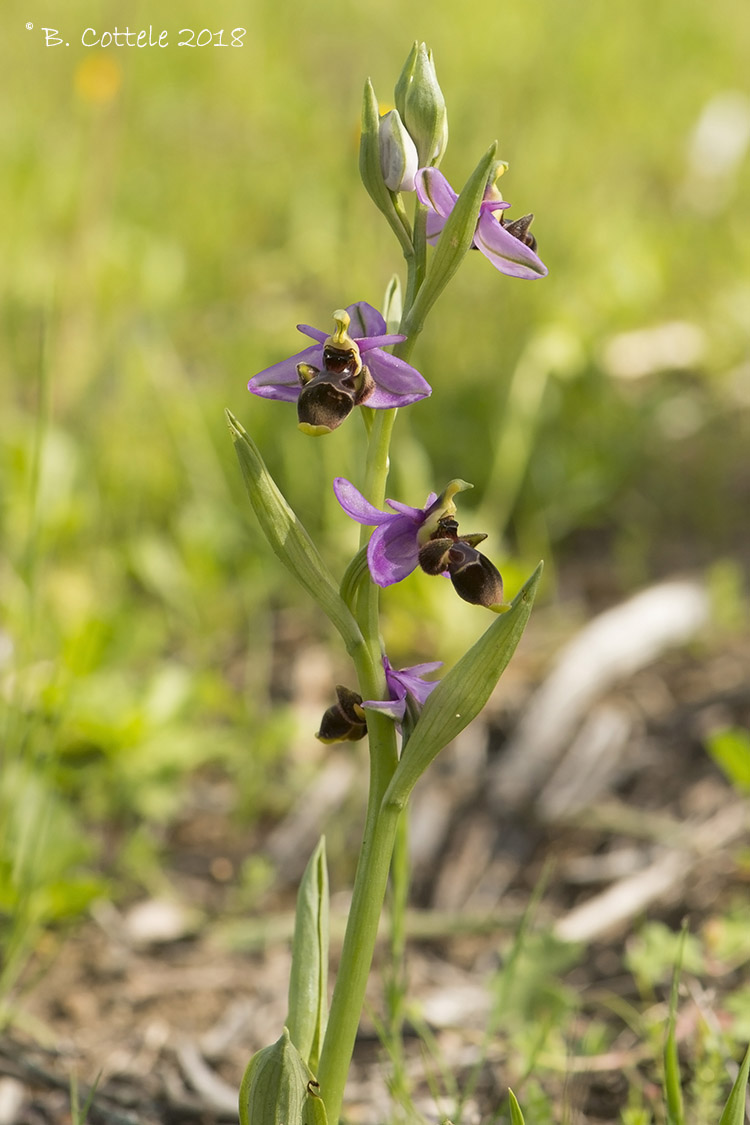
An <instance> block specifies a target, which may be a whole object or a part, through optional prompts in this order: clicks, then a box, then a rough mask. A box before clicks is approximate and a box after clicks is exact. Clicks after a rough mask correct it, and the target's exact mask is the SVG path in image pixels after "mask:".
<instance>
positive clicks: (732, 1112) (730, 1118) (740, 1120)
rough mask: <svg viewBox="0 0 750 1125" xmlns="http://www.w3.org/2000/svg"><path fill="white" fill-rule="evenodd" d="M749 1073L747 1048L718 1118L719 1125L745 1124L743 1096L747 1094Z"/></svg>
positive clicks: (748, 1051)
mask: <svg viewBox="0 0 750 1125" xmlns="http://www.w3.org/2000/svg"><path fill="white" fill-rule="evenodd" d="M748 1075H750V1048H748V1050H747V1053H746V1055H745V1058H744V1059H743V1062H742V1067H741V1069H740V1072H739V1074H738V1075H737V1080H736V1081H735V1083H734V1086H732V1089H731V1091H730V1094H729V1098H728V1099H727V1104H726V1105H725V1106H724V1112H723V1113H722V1115H721V1117H720V1118H719V1125H745V1097H746V1094H747V1079H748Z"/></svg>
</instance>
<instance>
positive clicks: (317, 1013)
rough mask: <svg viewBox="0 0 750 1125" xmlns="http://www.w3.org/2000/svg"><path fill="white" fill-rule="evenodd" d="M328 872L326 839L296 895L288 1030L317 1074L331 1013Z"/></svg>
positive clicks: (311, 860) (308, 866)
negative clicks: (327, 1022) (329, 1010)
mask: <svg viewBox="0 0 750 1125" xmlns="http://www.w3.org/2000/svg"><path fill="white" fill-rule="evenodd" d="M328 913H329V912H328V870H327V867H326V851H325V837H324V836H321V838H320V840H319V842H318V846H317V847H316V849H315V851H314V852H313V854H312V855H311V857H310V860H309V862H308V864H307V867H306V868H305V873H304V875H303V876H302V882H301V883H300V887H299V891H298V893H297V912H296V915H295V920H294V940H293V943H292V969H291V975H290V978H289V1017H288V1020H287V1026H288V1028H289V1034H290V1036H291V1039H292V1042H293V1043H294V1045H295V1047H296V1048H297V1050H298V1051H299V1053H300V1054H301V1055H302V1058H303V1059H304V1061H305V1062H306V1063H307V1065H308V1066H309V1067H310V1068H311V1069H312V1070H316V1069H317V1066H318V1059H319V1057H320V1047H321V1044H322V1042H323V1035H324V1033H325V1027H326V1018H327V1012H328V934H329V921H328Z"/></svg>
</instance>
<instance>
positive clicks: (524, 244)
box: [415, 168, 547, 280]
mask: <svg viewBox="0 0 750 1125" xmlns="http://www.w3.org/2000/svg"><path fill="white" fill-rule="evenodd" d="M415 182H416V189H417V195H418V197H419V200H420V202H421V203H424V204H425V206H426V207H429V208H430V210H429V213H428V215H427V240H428V242H430V243H434V242H435V241H436V240H437V238H438V235H439V234H440V232H441V230H442V229H443V227H444V226H445V223H446V220H447V218H448V216H449V215H450V213H451V211H452V210H453V208H454V206H455V203H456V200H457V199H458V196H457V194H456V192H455V191H454V190H453V188H452V187H451V185H450V184H449V183H448V181H447V180H446V178H445V176H444V175H443V173H442V172H440V171H438V169H437V168H420V170H419V171H418V172H417V175H416V180H415ZM498 194H499V193H497V191H496V188H495V186H494V184H493V183H492V182H491V183H490V184H489V186H488V188H487V191H486V192H485V197H484V199H483V200H482V202H481V203H480V205H479V218H478V220H477V226H476V230H475V232H474V246H476V248H477V250H481V252H482V253H483V254H484V256H485V258H487V259H488V260H489V261H490V262H492V265H493V266H494V267H495V269H498V270H500V272H501V273H505V274H508V275H509V276H510V277H521V278H525V279H527V280H530V279H533V278H537V277H546V276H547V267H546V266H545V264H544V262H542V261H541V259H540V258H538V257H537V255H536V254H535V253H534V250H535V247H536V240H535V239H534V237H533V235H531V234H529V233H528V228H529V225H530V223H531V220H532V218H533V215H524V216H523V218H522V219H516V220H515V222H513V223H504V221H503V219H502V218H501V216H499V215H496V214H495V212H496V211H504V210H506V208H508V207H510V203H506V202H505V201H504V200H502V199H500V198H498V197H497V196H498Z"/></svg>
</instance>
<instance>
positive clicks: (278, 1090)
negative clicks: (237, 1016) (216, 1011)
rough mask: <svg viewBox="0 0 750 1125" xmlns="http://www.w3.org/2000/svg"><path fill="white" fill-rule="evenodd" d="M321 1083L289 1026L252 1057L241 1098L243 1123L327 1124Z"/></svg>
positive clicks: (253, 1124) (251, 1124) (241, 1088)
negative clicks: (296, 1044) (295, 1044)
mask: <svg viewBox="0 0 750 1125" xmlns="http://www.w3.org/2000/svg"><path fill="white" fill-rule="evenodd" d="M318 1089H319V1088H318V1083H317V1081H316V1080H315V1076H314V1075H313V1074H312V1072H311V1071H310V1068H309V1067H308V1066H307V1065H306V1064H305V1061H304V1059H303V1058H302V1056H301V1055H300V1053H299V1051H298V1050H297V1048H296V1047H295V1046H294V1044H293V1043H292V1041H291V1038H290V1035H289V1030H288V1028H286V1027H285V1028H284V1031H283V1033H282V1035H281V1036H280V1038H279V1039H277V1040H276V1042H275V1043H272V1044H271V1046H270V1047H264V1048H263V1049H262V1050H261V1051H258V1052H257V1053H256V1054H254V1055H253V1057H252V1058H251V1059H250V1062H249V1063H248V1064H247V1068H246V1070H245V1074H244V1076H243V1078H242V1084H241V1086H240V1097H239V1117H240V1125H325V1122H326V1113H325V1106H324V1105H323V1102H322V1100H321V1098H320V1096H319V1093H318Z"/></svg>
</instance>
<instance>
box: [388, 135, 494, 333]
mask: <svg viewBox="0 0 750 1125" xmlns="http://www.w3.org/2000/svg"><path fill="white" fill-rule="evenodd" d="M496 151H497V141H493V143H492V144H491V145H490V147H489V148H488V149H487V151H486V153H485V154H484V156H483V157H482V159H481V160H480V161H479V163H478V164H477V166H476V168H475V169H474V171H473V172H472V174H471V175H470V176H469V179H468V180H467V181H466V184H465V185H464V188H463V190H462V192H461V194H460V195H459V197H458V199H457V200H456V205H455V207H454V208H453V210H452V211H451V213H450V215H449V216H448V218H447V220H446V223H445V226H444V227H443V230H442V232H441V235H440V240H439V241H438V244H437V246H436V248H435V253H434V254H433V256H432V261H431V262H430V264H429V266H428V269H427V276H426V278H425V280H424V284H423V285H422V288H421V289H420V290H419V293H418V295H417V299H416V301H415V302H414V304H413V305H412V308H411V311H410V312H409V314H408V316H407V318H406V322H405V323H404V324H402V326H401V331H402V332H404V333H405V334H406V335H407V336H411V335H412V334H414V333H418V332H419V331H421V328H422V325H423V323H424V319H425V317H426V316H427V313H428V312H429V310H430V309H431V308H432V306H433V305H434V304H435V301H436V300H437V299H438V297H439V296H440V294H441V293H442V291H443V290H444V289H445V287H446V285H447V284H448V282H449V281H450V279H451V278H452V277H453V275H454V273H455V272H456V270H457V269H458V267H459V266H460V265H461V262H462V261H463V259H464V257H465V255H466V254H467V253H468V251H469V250H470V249H471V246H472V243H473V242H474V234H475V232H476V229H477V219H478V217H479V208H480V205H481V203H482V200H483V199H484V192H485V188H486V187H487V181H488V179H489V176H490V172H491V170H492V168H493V165H494V163H495V153H496Z"/></svg>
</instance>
